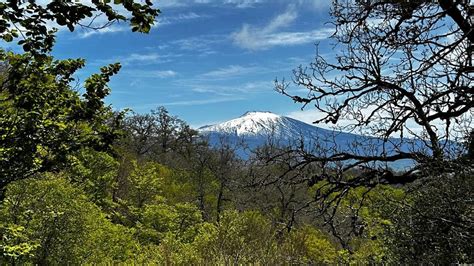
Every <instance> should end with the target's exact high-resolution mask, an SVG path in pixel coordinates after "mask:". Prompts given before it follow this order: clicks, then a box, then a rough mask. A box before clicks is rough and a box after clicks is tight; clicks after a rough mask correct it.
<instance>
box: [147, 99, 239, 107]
mask: <svg viewBox="0 0 474 266" xmlns="http://www.w3.org/2000/svg"><path fill="white" fill-rule="evenodd" d="M241 100H244V99H243V98H239V97H225V98H214V99H198V100H186V101H175V102H163V103H156V104H148V105H146V106H177V105H179V106H187V105H204V104H213V103H223V102H233V101H241ZM143 107H145V106H143Z"/></svg>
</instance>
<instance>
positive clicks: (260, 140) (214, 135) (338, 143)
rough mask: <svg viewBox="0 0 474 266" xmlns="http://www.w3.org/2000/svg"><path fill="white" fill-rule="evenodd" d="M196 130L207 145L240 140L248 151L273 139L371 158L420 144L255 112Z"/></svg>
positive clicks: (402, 163) (401, 164) (403, 165)
mask: <svg viewBox="0 0 474 266" xmlns="http://www.w3.org/2000/svg"><path fill="white" fill-rule="evenodd" d="M198 131H199V132H200V134H201V135H203V136H205V137H207V138H208V139H209V142H210V144H211V145H220V144H221V143H222V140H225V141H226V142H231V143H237V142H239V141H243V142H245V143H246V144H247V147H249V148H251V149H252V148H256V147H258V146H261V145H263V144H265V143H267V142H268V141H269V140H276V141H278V143H279V144H280V145H291V144H299V143H301V140H303V142H304V144H305V146H306V147H307V148H309V149H311V148H312V147H317V149H318V150H319V151H322V152H325V153H326V154H327V153H331V152H335V151H346V152H351V153H358V154H359V155H362V154H364V155H369V154H370V155H375V154H380V153H382V152H383V150H385V151H390V150H393V149H399V150H404V151H409V150H413V149H417V150H419V149H420V148H422V146H421V145H423V143H422V142H420V141H411V140H408V139H403V140H402V139H391V140H390V142H389V143H384V142H383V141H382V140H380V139H377V138H372V137H367V136H361V135H357V134H351V133H345V132H338V131H333V130H328V129H322V128H319V127H316V126H313V125H310V124H307V123H304V122H302V121H299V120H296V119H293V118H289V117H285V116H280V115H277V114H274V113H271V112H256V111H252V112H247V113H245V114H243V115H242V116H240V117H238V118H235V119H232V120H229V121H226V122H223V123H220V124H216V125H208V126H203V127H201V128H199V129H198ZM238 153H239V154H240V155H241V156H242V157H247V156H248V155H249V153H248V151H242V150H241V151H238ZM389 153H390V152H389ZM412 164H413V162H411V161H408V160H403V161H400V162H396V163H395V164H391V167H394V168H406V167H408V166H410V165H412Z"/></svg>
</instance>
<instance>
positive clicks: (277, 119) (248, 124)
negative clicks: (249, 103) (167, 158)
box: [199, 111, 332, 139]
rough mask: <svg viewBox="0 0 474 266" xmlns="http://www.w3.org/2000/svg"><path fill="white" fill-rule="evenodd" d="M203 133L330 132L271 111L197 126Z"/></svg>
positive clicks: (292, 134)
mask: <svg viewBox="0 0 474 266" xmlns="http://www.w3.org/2000/svg"><path fill="white" fill-rule="evenodd" d="M199 131H200V132H201V133H204V134H208V133H220V134H227V135H234V136H238V137H244V138H245V137H268V136H274V137H276V138H278V139H295V138H298V137H301V136H304V137H305V138H309V137H314V136H315V135H321V134H325V133H326V134H328V133H332V131H330V130H325V129H321V128H318V127H315V126H312V125H309V124H306V123H304V122H301V121H298V120H295V119H292V118H289V117H285V116H280V115H277V114H274V113H271V112H256V111H252V112H246V113H245V114H243V115H242V116H241V117H239V118H235V119H232V120H229V121H227V122H223V123H220V124H217V125H211V126H204V127H201V128H199Z"/></svg>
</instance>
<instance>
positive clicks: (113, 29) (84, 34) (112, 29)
mask: <svg viewBox="0 0 474 266" xmlns="http://www.w3.org/2000/svg"><path fill="white" fill-rule="evenodd" d="M128 30H130V29H129V27H128V26H126V25H123V24H122V25H119V24H113V25H111V26H108V27H105V28H102V29H98V30H94V29H83V30H82V31H80V32H79V34H78V37H79V38H81V39H85V38H89V37H91V36H94V35H102V34H107V33H117V32H124V31H128Z"/></svg>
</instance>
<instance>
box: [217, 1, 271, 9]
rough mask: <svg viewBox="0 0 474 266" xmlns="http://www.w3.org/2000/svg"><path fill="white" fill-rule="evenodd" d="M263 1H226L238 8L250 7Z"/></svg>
mask: <svg viewBox="0 0 474 266" xmlns="http://www.w3.org/2000/svg"><path fill="white" fill-rule="evenodd" d="M261 2H263V1H262V0H225V1H224V3H226V4H232V5H235V7H238V8H249V7H253V6H254V5H255V4H258V3H261Z"/></svg>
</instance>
